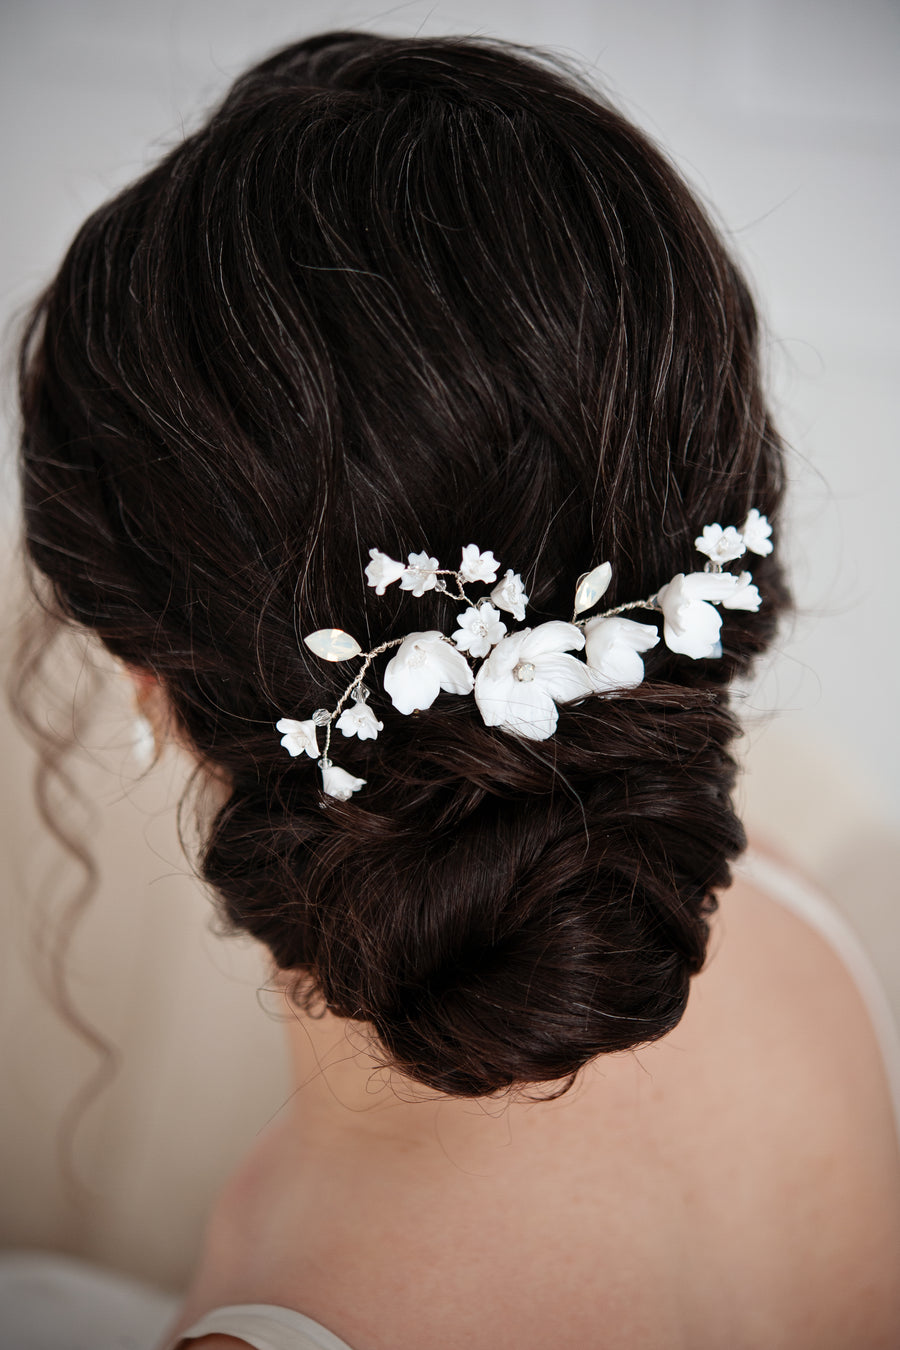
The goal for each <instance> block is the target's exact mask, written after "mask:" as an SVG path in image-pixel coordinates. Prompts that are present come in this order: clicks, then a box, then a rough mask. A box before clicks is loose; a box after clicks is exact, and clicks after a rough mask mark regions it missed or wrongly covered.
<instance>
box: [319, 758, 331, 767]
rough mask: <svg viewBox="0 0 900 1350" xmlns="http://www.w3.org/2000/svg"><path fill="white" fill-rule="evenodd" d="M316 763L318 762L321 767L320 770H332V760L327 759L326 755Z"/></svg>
mask: <svg viewBox="0 0 900 1350" xmlns="http://www.w3.org/2000/svg"><path fill="white" fill-rule="evenodd" d="M316 762H317V764H318V766H319V768H320V769H330V768H331V760H330V759H326V758H325V756H324V755H323V756H322V758H321V759H320V760H317V761H316Z"/></svg>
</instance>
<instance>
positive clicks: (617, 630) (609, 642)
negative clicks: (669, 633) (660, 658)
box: [584, 615, 659, 693]
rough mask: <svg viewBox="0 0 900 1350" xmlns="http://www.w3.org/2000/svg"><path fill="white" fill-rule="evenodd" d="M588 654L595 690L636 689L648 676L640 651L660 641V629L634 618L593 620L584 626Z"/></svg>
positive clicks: (614, 616) (586, 652) (588, 664)
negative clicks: (645, 674)
mask: <svg viewBox="0 0 900 1350" xmlns="http://www.w3.org/2000/svg"><path fill="white" fill-rule="evenodd" d="M584 637H585V646H584V656H585V660H586V662H587V666H588V670H589V672H590V675H591V680H592V682H593V686H594V689H595V690H596V691H597V692H598V693H605V692H606V691H607V690H609V689H634V688H635V686H636V685H639V684H640V683H641V681H642V680H643V678H644V663H643V661H642V660H641V657H640V655H639V653H640V652H646V651H649V650H650V648H651V647H655V646H656V644H657V643H658V642H659V629H658V628H657V627H656V625H655V624H652V623H636V622H635V620H634V619H621V618H619V617H618V616H616V615H613V616H612V617H611V618H609V619H604V618H596V619H589V620H588V622H587V623H586V624H585V628H584Z"/></svg>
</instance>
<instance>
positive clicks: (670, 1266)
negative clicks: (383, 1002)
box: [177, 881, 900, 1350]
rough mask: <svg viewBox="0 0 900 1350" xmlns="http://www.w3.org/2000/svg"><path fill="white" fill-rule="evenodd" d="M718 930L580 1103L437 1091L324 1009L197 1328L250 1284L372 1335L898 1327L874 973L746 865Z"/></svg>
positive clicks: (629, 1337)
mask: <svg viewBox="0 0 900 1350" xmlns="http://www.w3.org/2000/svg"><path fill="white" fill-rule="evenodd" d="M710 950H711V957H710V960H709V961H708V963H707V966H706V968H705V969H704V971H703V972H702V973H701V974H700V975H699V976H698V977H696V979H695V980H694V982H693V986H692V992H691V997H690V1002H689V1006H688V1010H687V1012H686V1014H685V1016H684V1018H683V1019H682V1022H681V1024H680V1025H679V1026H678V1027H677V1028H676V1029H675V1031H673V1032H672V1033H670V1034H669V1035H668V1036H667V1037H665V1038H664V1039H663V1040H662V1041H660V1042H657V1043H656V1044H655V1045H652V1046H649V1047H647V1048H646V1049H643V1050H640V1051H638V1052H635V1053H629V1054H622V1055H615V1056H610V1057H606V1058H604V1059H601V1060H599V1061H597V1062H596V1063H595V1064H593V1065H591V1066H589V1068H588V1069H587V1070H586V1072H585V1073H584V1075H583V1077H582V1078H581V1080H580V1081H579V1083H578V1085H577V1086H576V1088H575V1089H573V1090H572V1091H571V1092H570V1093H569V1094H568V1095H567V1096H565V1097H564V1098H562V1099H561V1100H560V1101H558V1102H555V1103H539V1104H528V1103H524V1102H516V1103H512V1104H509V1103H504V1102H500V1101H494V1102H480V1103H473V1102H462V1101H451V1100H447V1099H440V1100H435V1099H432V1100H430V1101H429V1100H422V1094H421V1093H420V1092H417V1091H416V1090H415V1089H413V1088H411V1087H410V1086H409V1085H408V1084H406V1085H404V1084H403V1083H402V1081H398V1080H396V1079H395V1080H394V1085H393V1086H392V1085H391V1084H390V1083H389V1082H388V1081H386V1077H385V1075H384V1074H383V1073H378V1072H376V1071H374V1070H373V1067H372V1060H371V1059H370V1058H369V1057H368V1056H367V1054H366V1053H365V1052H364V1051H363V1050H360V1047H361V1046H362V1045H363V1040H362V1037H361V1033H360V1032H359V1030H358V1029H355V1030H354V1029H351V1033H350V1041H349V1043H348V1040H347V1039H346V1037H345V1026H344V1024H343V1023H342V1022H340V1021H338V1020H337V1019H334V1018H331V1017H328V1018H326V1019H324V1020H323V1021H321V1022H316V1021H311V1020H310V1019H307V1018H300V1017H298V1018H297V1019H296V1020H294V1021H293V1022H292V1024H291V1029H290V1033H289V1034H290V1037H291V1052H292V1056H293V1061H294V1067H295V1071H296V1082H297V1085H298V1086H297V1091H296V1093H295V1095H294V1097H293V1099H292V1100H291V1102H290V1103H289V1105H287V1106H286V1107H285V1110H284V1111H283V1112H282V1115H281V1117H280V1118H279V1119H278V1121H277V1122H275V1123H274V1125H273V1126H272V1127H270V1129H269V1130H268V1131H267V1132H266V1133H265V1134H264V1135H263V1136H261V1138H260V1140H259V1143H258V1145H257V1146H256V1147H255V1149H254V1150H253V1152H252V1153H251V1154H250V1156H249V1157H248V1158H247V1159H246V1160H245V1162H244V1163H243V1164H242V1166H241V1167H240V1168H239V1170H238V1172H237V1173H236V1174H235V1176H234V1177H233V1179H232V1180H231V1181H230V1183H229V1184H228V1185H227V1187H226V1188H225V1190H224V1192H223V1194H222V1196H221V1198H220V1201H219V1203H218V1205H217V1207H216V1209H215V1212H214V1214H213V1217H212V1219H211V1222H210V1226H209V1232H208V1237H207V1243H206V1247H205V1249H204V1252H203V1255H202V1258H201V1261H200V1264H199V1268H198V1272H197V1275H196V1279H195V1281H194V1284H193V1286H192V1288H191V1290H190V1292H189V1295H188V1298H187V1301H186V1303H185V1305H184V1309H183V1313H182V1316H181V1318H180V1320H179V1324H178V1328H177V1330H183V1329H184V1328H186V1327H188V1326H190V1324H191V1323H192V1322H193V1321H195V1320H196V1319H197V1318H198V1317H199V1316H200V1315H201V1314H202V1313H203V1312H205V1311H208V1310H209V1309H211V1308H214V1307H216V1306H221V1305H223V1304H228V1303H245V1302H246V1303H274V1304H280V1305H282V1306H285V1307H289V1308H295V1309H297V1310H300V1311H303V1312H305V1313H306V1314H307V1315H309V1316H311V1317H314V1318H316V1319H317V1320H319V1321H320V1322H322V1323H323V1324H324V1325H326V1326H328V1327H329V1328H330V1329H331V1330H333V1331H334V1332H336V1333H337V1335H339V1336H341V1337H343V1338H344V1339H345V1340H346V1341H347V1342H348V1343H349V1345H351V1346H352V1347H353V1348H354V1350H449V1347H454V1350H455V1347H460V1346H465V1347H466V1350H531V1348H532V1347H535V1350H536V1348H537V1347H544V1346H550V1345H552V1346H553V1347H554V1350H723V1347H728V1350H780V1348H783V1350H851V1348H852V1350H882V1348H883V1350H889V1347H896V1346H897V1345H898V1344H900V1151H898V1147H897V1140H896V1133H895V1128H894V1121H893V1115H892V1109H891V1104H890V1098H889V1095H888V1089H887V1084H886V1080H885V1075H884V1070H883V1066H882V1063H881V1059H880V1054H879V1050H878V1046H877V1042H876V1040H875V1037H874V1033H873V1031H872V1027H871V1024H870V1022H869V1018H868V1014H867V1013H866V1011H865V1008H864V1005H863V1003H862V1001H861V999H860V996H859V994H858V992H857V990H856V986H855V985H854V983H853V981H852V980H851V978H850V976H849V975H848V974H847V972H846V971H845V969H844V967H843V965H842V963H841V962H840V960H839V959H838V958H837V957H836V956H835V954H834V953H833V951H832V950H831V948H830V947H829V946H828V944H827V943H825V942H824V940H823V939H821V938H820V937H819V936H818V935H817V934H816V933H815V932H813V931H812V930H811V929H809V928H808V927H807V926H806V925H805V924H804V923H802V922H801V921H800V920H799V919H797V918H796V917H794V916H793V915H792V914H791V913H789V912H788V911H786V910H785V909H784V908H783V907H782V906H780V905H779V904H777V903H776V902H775V901H773V900H771V899H769V898H767V897H766V896H765V895H764V894H762V893H760V892H758V891H756V890H755V889H754V888H753V887H752V886H750V885H749V884H748V883H746V882H745V881H739V882H737V883H736V884H735V885H734V886H733V887H732V888H731V889H730V890H729V891H728V892H727V893H725V894H724V895H722V896H721V908H720V912H719V914H718V915H717V917H716V919H715V920H714V925H713V938H712V943H711V949H710ZM186 1344H189V1345H190V1346H191V1347H192V1350H194V1348H196V1350H238V1348H239V1347H243V1346H245V1342H243V1341H240V1340H236V1339H234V1338H232V1337H230V1336H209V1337H204V1338H202V1339H201V1340H197V1341H192V1342H189V1343H186Z"/></svg>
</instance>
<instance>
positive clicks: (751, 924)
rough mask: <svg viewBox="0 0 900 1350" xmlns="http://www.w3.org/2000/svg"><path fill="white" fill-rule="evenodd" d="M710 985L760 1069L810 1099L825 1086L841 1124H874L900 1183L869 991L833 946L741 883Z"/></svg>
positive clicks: (869, 1128) (717, 946)
mask: <svg viewBox="0 0 900 1350" xmlns="http://www.w3.org/2000/svg"><path fill="white" fill-rule="evenodd" d="M703 978H704V979H705V980H706V981H707V982H708V988H709V992H710V994H714V995H715V997H716V999H717V1000H719V1001H724V1002H725V1003H726V1005H728V1006H732V1007H733V1008H734V1009H735V1010H737V1009H739V1008H741V1009H744V1016H745V1019H746V1022H747V1031H748V1033H749V1034H752V1036H753V1038H754V1041H755V1043H756V1046H757V1053H758V1055H759V1056H760V1059H761V1062H770V1063H771V1064H772V1066H773V1069H774V1071H775V1072H778V1073H783V1072H784V1070H785V1068H789V1069H790V1072H791V1076H793V1077H795V1078H796V1079H797V1082H798V1085H802V1086H803V1088H804V1089H806V1090H809V1089H811V1088H813V1087H816V1088H817V1091H818V1092H819V1093H820V1094H822V1095H823V1100H822V1105H825V1104H826V1099H827V1105H828V1106H829V1107H830V1109H831V1112H832V1113H834V1114H832V1115H831V1117H830V1118H831V1119H832V1121H834V1122H835V1123H837V1122H843V1123H846V1124H848V1125H849V1123H850V1122H851V1120H853V1121H856V1122H857V1123H858V1124H859V1125H865V1135H866V1137H867V1140H868V1143H869V1145H870V1147H871V1146H872V1145H873V1144H879V1145H880V1150H881V1153H880V1156H881V1157H882V1159H883V1161H884V1163H885V1165H886V1166H888V1165H889V1164H890V1163H891V1162H893V1166H894V1167H895V1168H896V1169H897V1171H898V1175H900V1149H898V1145H897V1125H896V1121H895V1116H894V1108H893V1103H892V1100H891V1092H890V1087H889V1080H888V1076H887V1070H886V1066H885V1063H884V1059H883V1054H882V1048H881V1045H880V1044H879V1040H878V1036H877V1033H876V1031H875V1028H874V1026H873V1023H872V1019H871V1014H870V1012H869V1009H868V1007H867V1004H866V1001H865V998H864V996H863V994H862V992H861V990H860V987H859V985H858V983H857V981H856V979H855V978H854V975H853V974H852V973H851V971H850V969H849V968H848V965H847V962H846V959H845V956H844V955H843V954H842V952H841V951H840V950H839V949H838V948H837V947H836V946H835V945H834V944H833V942H832V941H830V940H829V939H828V938H827V937H825V936H823V934H822V933H821V932H820V931H819V930H818V929H817V928H816V927H814V926H813V924H812V923H810V922H808V921H807V920H806V918H804V917H801V916H800V915H799V914H797V913H795V912H794V911H793V910H792V909H790V908H788V907H787V906H786V905H785V904H783V903H781V902H780V901H779V900H777V899H775V898H773V896H771V895H770V894H768V893H767V892H766V891H764V890H762V889H760V888H759V887H758V886H756V885H755V884H752V883H751V882H750V881H749V880H747V879H746V878H744V877H739V878H738V879H737V880H736V881H735V884H734V885H733V886H732V887H731V888H730V889H729V890H728V891H727V892H725V893H724V894H722V895H721V896H720V905H719V912H718V914H717V916H716V920H715V923H714V926H713V933H712V939H711V942H710V952H709V957H708V960H707V966H706V969H705V972H704V977H703ZM701 983H702V982H701ZM845 1113H846V1120H845ZM808 1128H809V1127H808Z"/></svg>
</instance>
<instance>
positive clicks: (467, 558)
mask: <svg viewBox="0 0 900 1350" xmlns="http://www.w3.org/2000/svg"><path fill="white" fill-rule="evenodd" d="M499 566H500V564H499V563H498V561H497V559H496V558H495V557H494V555H493V553H491V552H490V551H488V552H487V553H482V552H481V549H480V548H479V547H478V545H477V544H466V546H465V548H464V549H463V551H462V562H461V563H460V565H459V574H460V576H461V577H462V579H463V581H496V580H497V568H498V567H499Z"/></svg>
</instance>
